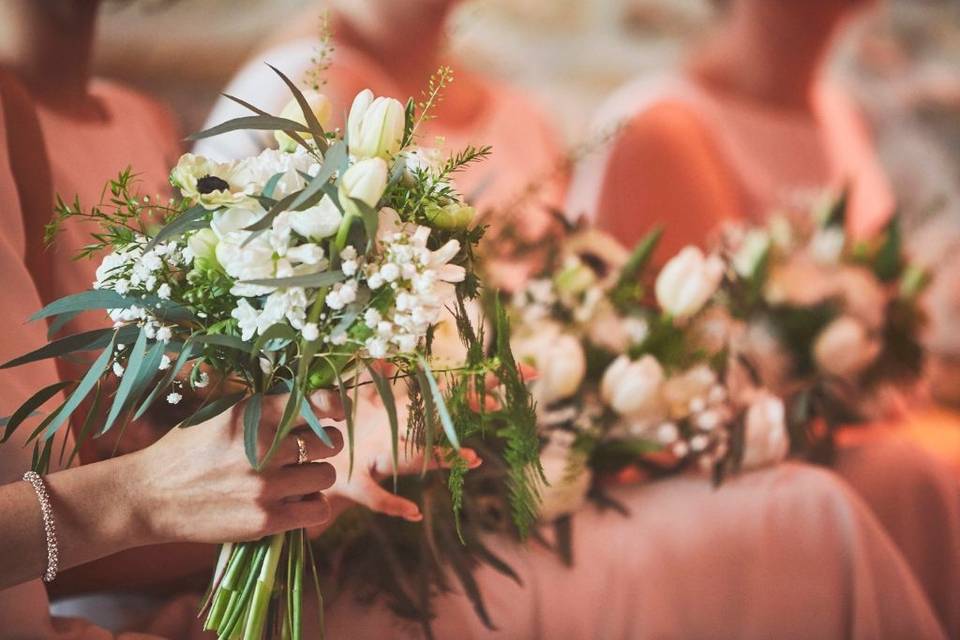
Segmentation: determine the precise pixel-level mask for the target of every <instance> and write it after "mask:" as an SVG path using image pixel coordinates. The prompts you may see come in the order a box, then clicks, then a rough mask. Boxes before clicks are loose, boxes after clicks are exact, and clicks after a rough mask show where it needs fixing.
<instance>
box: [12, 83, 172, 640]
mask: <svg viewBox="0 0 960 640" xmlns="http://www.w3.org/2000/svg"><path fill="white" fill-rule="evenodd" d="M46 161H47V159H46V157H45V153H44V150H43V144H42V138H41V133H40V128H39V123H38V122H37V113H36V112H35V110H34V105H33V104H32V103H31V100H30V98H29V96H28V94H27V92H26V90H25V89H24V88H23V87H22V86H20V85H19V83H18V82H17V81H16V80H15V79H14V78H12V77H11V76H9V75H7V74H6V73H5V72H0V219H2V223H3V227H2V228H3V234H0V273H3V275H4V295H3V304H2V306H0V310H2V313H0V319H2V322H3V327H4V330H3V331H0V361H4V362H5V361H7V360H9V359H10V358H13V357H16V356H18V355H22V354H23V353H25V352H27V351H29V350H30V349H36V348H38V347H40V346H42V345H43V344H44V343H45V342H46V328H47V327H46V324H45V323H44V322H36V323H30V324H27V323H26V318H27V317H29V316H30V315H31V314H33V313H34V312H35V311H36V310H37V309H39V308H40V307H41V306H42V302H41V299H40V295H39V294H38V292H37V288H36V286H35V284H34V280H33V278H32V275H31V273H30V271H29V270H28V269H27V259H28V257H29V252H30V251H31V250H32V249H30V248H29V247H30V243H29V241H28V234H27V230H26V228H27V227H26V225H25V224H24V216H23V211H24V210H26V209H27V208H28V207H29V208H33V207H36V206H40V203H43V206H44V207H46V205H47V204H48V203H49V201H50V197H51V196H50V181H49V177H50V176H49V169H48V167H47V165H46ZM15 176H16V178H15ZM37 213H38V215H39V212H37ZM58 379H59V374H58V372H57V368H56V366H55V365H54V363H53V362H52V361H51V360H44V361H40V362H36V363H33V364H30V365H26V366H23V367H18V368H16V369H10V370H0V390H2V391H0V414H2V415H4V416H8V415H10V414H11V413H13V411H14V410H15V409H16V408H17V407H18V406H19V404H20V403H21V402H23V401H24V400H25V399H27V398H28V397H30V396H31V395H33V394H34V393H35V392H36V391H38V390H39V389H41V388H42V387H44V386H46V385H49V384H52V383H54V382H56V381H57V380H58ZM54 402H55V400H51V401H50V402H48V404H47V405H45V407H44V408H45V410H47V411H49V410H51V409H52V408H53V407H55V406H56V405H55V404H54ZM41 419H42V418H40V417H34V418H29V419H27V420H26V421H25V422H24V424H22V425H21V426H20V428H19V429H18V431H17V432H16V433H15V434H14V436H13V438H12V439H11V440H10V441H8V442H7V443H5V444H3V445H2V446H0V484H6V483H9V482H17V481H20V478H21V476H22V475H23V473H24V471H26V470H28V469H29V468H30V461H31V451H32V449H31V448H30V447H24V446H23V444H24V442H25V438H26V436H27V435H28V434H29V433H30V432H31V431H33V429H34V428H35V427H36V426H37V424H38V423H39V421H40V420H41ZM62 445H66V446H67V447H69V446H70V436H69V432H68V431H67V430H62V431H61V432H60V434H58V436H57V439H56V440H55V447H54V452H55V455H54V458H53V464H52V466H53V468H54V469H56V468H57V467H58V466H59V457H58V456H57V455H56V454H57V453H58V452H59V451H60V448H61V446H62ZM0 637H3V638H9V639H21V638H22V639H28V638H31V639H32V638H44V639H45V640H46V639H53V640H109V639H111V638H118V639H122V640H138V639H139V640H148V639H149V638H150V637H153V638H154V639H155V640H156V637H155V636H145V635H141V634H137V633H132V634H131V633H125V634H121V635H120V636H116V635H114V634H113V633H112V632H109V631H107V630H105V629H102V628H98V627H96V626H94V625H92V624H90V623H88V622H86V621H84V620H81V619H75V618H63V617H51V616H50V613H49V602H48V598H47V592H46V588H45V587H44V585H43V583H42V582H40V580H39V579H37V580H35V581H32V582H29V583H26V584H22V585H19V586H17V587H13V588H11V589H6V590H3V591H0Z"/></svg>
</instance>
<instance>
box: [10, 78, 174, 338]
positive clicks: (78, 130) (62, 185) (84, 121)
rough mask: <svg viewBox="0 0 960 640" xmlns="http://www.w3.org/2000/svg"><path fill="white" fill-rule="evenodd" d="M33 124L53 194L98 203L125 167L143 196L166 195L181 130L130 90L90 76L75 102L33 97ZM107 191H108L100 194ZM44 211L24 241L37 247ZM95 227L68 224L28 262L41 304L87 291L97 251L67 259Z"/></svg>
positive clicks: (95, 322) (99, 321) (88, 319)
mask: <svg viewBox="0 0 960 640" xmlns="http://www.w3.org/2000/svg"><path fill="white" fill-rule="evenodd" d="M36 101H37V110H38V113H39V116H40V126H41V128H42V129H43V135H44V137H45V139H46V141H47V153H48V156H49V158H50V169H51V174H52V179H53V190H54V193H55V194H57V195H59V196H60V197H61V198H63V200H65V201H67V202H72V201H73V199H74V198H75V197H76V198H79V199H80V204H81V205H82V206H83V207H84V208H85V209H89V208H90V207H91V206H93V205H96V204H98V203H99V202H100V200H101V198H102V197H103V190H104V185H106V183H107V181H108V180H111V179H113V178H116V176H117V174H119V173H120V172H121V171H122V170H124V169H126V168H128V167H129V168H132V169H133V171H134V173H135V174H137V176H138V179H139V181H140V184H139V188H140V191H141V192H142V194H143V195H148V196H150V197H151V198H153V197H156V196H158V195H159V196H160V197H162V198H164V199H166V198H169V197H170V195H172V194H171V188H170V186H169V184H168V182H167V176H168V175H169V172H170V168H171V167H173V166H174V165H175V164H176V162H177V158H178V157H179V155H180V140H179V138H180V134H179V130H178V127H177V125H176V124H175V121H174V119H173V117H172V115H171V114H170V113H169V112H168V111H167V109H166V108H165V107H163V106H162V105H160V104H159V103H158V102H156V101H154V100H152V99H151V98H148V97H146V96H145V95H143V94H140V93H138V92H136V91H134V90H133V89H130V88H127V87H124V86H122V85H119V84H115V83H113V82H109V81H105V80H93V81H92V82H91V85H90V89H89V91H88V94H87V96H86V97H85V98H83V99H82V100H75V99H71V100H69V101H67V100H62V99H59V98H58V97H57V96H54V95H50V96H47V95H44V94H39V95H36ZM107 195H108V196H109V192H108V193H107ZM48 219H49V218H48V216H47V212H43V213H42V214H41V213H39V212H38V213H37V214H36V215H31V216H30V219H29V220H28V225H29V226H30V227H32V229H31V231H32V233H31V236H30V238H29V240H28V241H29V242H30V243H31V244H34V245H39V244H40V242H41V240H42V237H43V236H42V231H41V228H42V225H43V224H45V223H46V222H47V221H48ZM93 230H95V227H94V225H90V224H86V223H82V222H80V221H78V220H76V219H74V220H70V221H68V223H67V224H66V225H65V226H64V228H63V231H62V232H61V234H60V235H58V236H57V238H56V241H55V244H54V245H53V246H52V247H51V248H50V249H49V250H48V251H45V252H40V253H39V256H40V257H39V259H36V258H35V259H34V260H32V262H31V265H30V266H31V269H32V270H33V271H34V273H35V275H36V277H37V281H38V288H39V289H40V295H41V297H42V298H43V299H44V301H45V302H49V301H50V300H53V299H56V298H59V297H62V296H65V295H70V294H72V293H77V292H80V291H84V290H86V289H89V288H90V287H91V285H92V284H93V281H94V274H95V272H96V268H97V265H98V264H99V261H100V257H101V256H94V257H93V258H92V259H84V260H78V261H75V260H73V258H74V256H75V255H76V254H77V252H78V251H79V250H80V249H81V248H83V247H84V246H85V245H87V244H89V242H90V233H91V231H93ZM103 326H109V321H108V319H106V318H105V317H104V318H100V317H99V316H98V315H97V314H84V315H82V316H80V317H78V318H77V319H76V320H75V321H74V323H73V324H72V325H71V328H74V329H77V330H82V331H87V330H91V329H97V328H100V327H103Z"/></svg>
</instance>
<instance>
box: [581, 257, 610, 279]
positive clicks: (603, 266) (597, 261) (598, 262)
mask: <svg viewBox="0 0 960 640" xmlns="http://www.w3.org/2000/svg"><path fill="white" fill-rule="evenodd" d="M578 257H579V258H580V261H581V262H583V263H584V264H585V265H587V266H588V267H589V268H590V269H591V270H592V271H593V272H594V273H595V274H596V275H597V277H598V278H605V277H606V275H607V273H608V271H609V269H608V267H607V261H606V260H604V259H603V258H601V257H600V256H598V255H597V254H595V253H590V252H587V251H584V252H583V253H581V254H580V255H579V256H578Z"/></svg>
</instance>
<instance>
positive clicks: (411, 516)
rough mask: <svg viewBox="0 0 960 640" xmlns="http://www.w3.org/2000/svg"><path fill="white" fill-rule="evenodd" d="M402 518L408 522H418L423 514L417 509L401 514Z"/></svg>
mask: <svg viewBox="0 0 960 640" xmlns="http://www.w3.org/2000/svg"><path fill="white" fill-rule="evenodd" d="M403 519H404V520H406V521H408V522H420V521H421V520H423V514H422V513H420V512H419V511H417V512H416V513H408V514H407V515H405V516H403Z"/></svg>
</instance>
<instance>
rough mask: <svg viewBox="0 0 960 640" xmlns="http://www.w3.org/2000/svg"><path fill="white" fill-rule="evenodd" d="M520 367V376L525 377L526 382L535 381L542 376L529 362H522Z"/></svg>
mask: <svg viewBox="0 0 960 640" xmlns="http://www.w3.org/2000/svg"><path fill="white" fill-rule="evenodd" d="M518 367H519V369H520V377H521V378H523V381H524V382H533V381H534V380H536V379H537V378H539V377H540V372H539V371H537V370H536V369H535V368H534V367H532V366H531V365H529V364H525V363H523V362H521V363H519V365H518Z"/></svg>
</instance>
